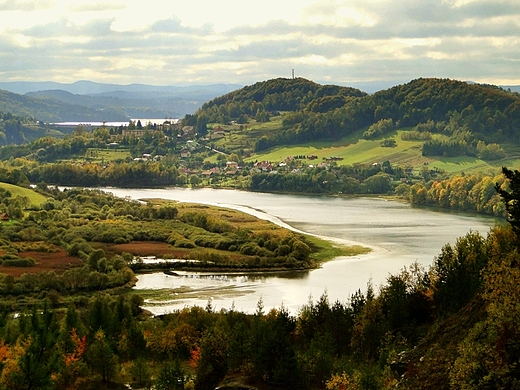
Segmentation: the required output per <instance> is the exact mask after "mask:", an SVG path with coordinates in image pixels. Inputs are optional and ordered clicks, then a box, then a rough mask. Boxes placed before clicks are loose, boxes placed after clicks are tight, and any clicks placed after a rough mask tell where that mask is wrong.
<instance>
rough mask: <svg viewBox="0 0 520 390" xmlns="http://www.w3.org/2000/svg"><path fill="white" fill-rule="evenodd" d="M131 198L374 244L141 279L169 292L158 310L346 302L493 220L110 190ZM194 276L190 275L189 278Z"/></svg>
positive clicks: (358, 204) (264, 197) (257, 197)
mask: <svg viewBox="0 0 520 390" xmlns="http://www.w3.org/2000/svg"><path fill="white" fill-rule="evenodd" d="M107 190H108V191H110V192H113V193H114V194H115V195H117V196H122V197H125V196H129V197H131V198H133V199H142V198H164V199H171V200H178V201H183V202H194V203H204V204H213V205H218V206H221V207H230V208H234V209H237V210H240V211H244V212H247V213H250V214H252V215H254V216H256V217H258V218H262V219H266V220H269V221H272V222H274V223H277V224H280V225H282V226H285V227H289V228H291V229H294V230H297V231H304V232H307V233H310V234H314V235H318V236H323V237H327V238H329V239H331V240H336V241H338V242H342V243H356V244H361V245H364V246H369V247H371V248H372V249H373V251H372V252H371V253H369V254H366V255H361V256H354V257H339V258H337V259H335V260H334V261H330V262H328V263H325V264H323V266H322V267H321V268H319V269H316V270H313V271H310V272H292V273H286V272H282V273H269V274H248V275H244V274H229V273H223V272H218V273H215V272H213V273H210V274H200V273H189V274H186V275H183V276H182V277H174V276H168V275H164V274H163V273H158V274H145V275H140V276H139V281H138V283H137V285H136V288H137V289H166V290H168V289H170V290H172V291H175V292H176V294H177V295H172V296H171V300H169V301H168V303H167V304H166V303H164V302H162V303H161V304H158V303H156V302H155V303H154V302H152V301H149V302H148V309H150V310H151V311H152V312H153V313H156V314H159V313H164V312H168V311H170V310H173V309H178V308H182V307H184V306H186V305H200V306H205V305H206V303H207V300H208V297H212V299H213V300H212V302H213V307H214V308H216V309H219V308H227V309H229V308H230V307H231V305H232V304H234V306H235V308H236V309H237V310H242V311H246V312H254V311H255V309H256V305H257V303H258V301H259V300H260V299H262V300H263V303H264V306H265V308H266V309H267V310H269V309H270V308H272V307H280V306H281V305H284V306H285V307H286V308H288V310H289V311H291V312H294V313H296V312H297V311H298V310H299V309H300V308H301V306H302V305H304V304H306V303H307V302H308V301H309V297H314V299H317V298H319V297H320V296H321V295H322V294H323V293H324V292H327V294H328V296H329V299H330V300H331V301H335V300H339V301H342V302H345V301H347V300H348V299H349V298H350V296H351V295H352V294H353V293H354V292H356V291H357V290H358V289H361V290H365V289H366V285H367V283H368V282H369V281H370V280H371V281H372V283H373V285H374V286H375V288H376V289H377V287H378V286H379V285H381V284H382V283H384V282H385V281H386V279H387V278H388V276H389V275H390V274H396V273H398V272H399V271H400V270H401V269H403V267H406V266H409V265H410V264H412V263H413V262H417V263H419V264H421V265H423V266H424V267H428V266H429V265H430V264H431V263H432V261H433V259H434V257H435V256H436V255H437V254H438V253H439V252H440V250H441V248H442V247H443V246H444V245H445V244H446V243H455V240H456V239H457V238H458V237H461V236H463V235H465V234H466V233H468V232H469V231H470V230H472V231H477V232H481V233H482V234H484V235H485V234H487V232H488V231H489V228H490V227H492V226H493V225H494V224H495V223H496V220H495V219H493V218H487V217H482V216H475V215H467V214H456V213H442V212H437V211H432V210H428V209H424V208H417V207H412V206H410V205H409V204H405V203H399V202H393V201H387V200H384V199H378V198H333V197H315V196H294V195H276V194H262V193H250V192H243V191H233V190H214V189H205V188H204V189H197V190H190V189H184V188H172V189H164V190H157V189H156V190H139V189H130V190H129V189H107ZM188 275H189V276H188Z"/></svg>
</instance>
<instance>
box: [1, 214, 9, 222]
mask: <svg viewBox="0 0 520 390" xmlns="http://www.w3.org/2000/svg"><path fill="white" fill-rule="evenodd" d="M0 219H2V221H9V214H7V213H2V214H1V215H0Z"/></svg>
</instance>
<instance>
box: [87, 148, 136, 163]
mask: <svg viewBox="0 0 520 390" xmlns="http://www.w3.org/2000/svg"><path fill="white" fill-rule="evenodd" d="M129 157H132V155H131V154H130V151H129V150H128V149H109V148H106V149H102V148H89V149H87V151H86V153H85V158H87V159H89V160H90V161H92V162H96V163H106V162H110V161H117V160H125V159H127V158H129Z"/></svg>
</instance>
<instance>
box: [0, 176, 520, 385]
mask: <svg viewBox="0 0 520 390" xmlns="http://www.w3.org/2000/svg"><path fill="white" fill-rule="evenodd" d="M506 175H507V180H508V181H507V184H508V185H506V186H504V187H503V188H504V189H503V190H501V195H502V196H503V198H504V201H505V205H506V208H507V211H508V213H509V220H510V221H511V222H512V223H514V226H515V227H516V226H517V221H518V220H519V216H518V215H517V214H518V212H517V207H515V201H517V200H518V199H519V194H518V183H517V182H518V181H519V177H520V173H518V172H517V171H514V172H513V171H506ZM50 192H52V191H50ZM50 192H49V193H48V195H50ZM61 194H62V195H61V196H58V195H57V194H53V196H49V198H48V200H47V201H46V202H47V203H44V204H43V205H42V210H40V211H34V210H33V211H31V212H29V214H28V215H27V218H26V219H27V221H31V222H33V224H32V227H31V228H32V229H33V230H32V231H31V234H33V235H34V237H37V236H38V235H42V234H45V233H44V232H42V231H38V230H37V229H38V226H39V225H40V224H41V225H42V226H49V228H50V229H47V230H49V231H51V230H52V227H51V226H50V224H52V222H51V220H48V218H45V216H47V217H49V216H50V215H52V221H55V222H57V223H59V224H62V225H63V224H65V223H70V226H69V228H71V229H72V231H74V234H78V232H77V231H75V230H74V229H75V228H76V227H77V226H73V224H72V219H74V218H77V219H78V220H79V221H81V223H82V225H81V226H82V227H83V228H84V229H83V230H85V233H84V234H85V237H81V238H77V239H74V240H68V238H67V237H69V235H72V232H71V231H70V230H68V229H66V230H65V231H62V233H61V237H63V238H58V237H59V235H54V234H49V236H51V237H52V238H53V240H54V244H53V245H55V247H57V246H58V245H57V244H58V243H59V241H58V240H61V242H68V243H69V244H68V246H67V247H68V250H69V251H70V252H72V253H70V255H71V256H74V253H76V255H77V256H78V257H79V259H80V260H81V261H82V262H84V266H83V268H82V267H81V266H78V267H77V268H72V269H79V270H81V269H85V267H87V268H88V270H89V271H90V273H91V274H92V273H95V274H96V275H98V276H96V277H95V278H94V277H93V276H92V275H88V277H87V280H91V279H97V280H100V278H101V279H103V278H104V280H106V281H107V282H110V281H111V280H113V279H112V276H110V275H111V274H112V273H113V272H116V273H117V272H119V271H123V272H126V273H128V275H131V271H130V269H129V268H128V260H129V258H128V256H127V255H126V254H124V253H123V254H121V255H116V256H114V257H113V258H111V259H108V258H109V257H110V256H107V257H102V256H103V255H106V254H107V253H106V252H105V253H103V252H104V251H103V250H102V249H93V248H92V249H90V252H89V253H88V254H87V252H88V251H89V249H88V248H89V247H90V246H91V245H93V244H94V241H95V240H92V241H89V240H88V239H87V236H91V235H92V231H91V227H92V226H98V227H100V226H101V225H100V224H103V223H109V221H110V220H111V219H110V218H109V219H104V217H103V213H108V214H106V216H107V217H108V215H109V214H110V212H112V213H114V218H116V217H115V214H118V212H117V211H116V210H118V209H119V208H125V207H128V208H127V209H126V211H125V214H124V216H125V218H127V219H131V220H132V221H133V222H135V223H136V225H135V226H137V227H136V228H135V229H134V230H136V231H140V233H139V234H141V235H143V234H145V233H144V231H145V229H144V226H145V224H144V222H146V221H148V220H150V221H154V220H159V221H160V222H161V224H168V222H169V221H175V220H177V221H182V220H184V221H186V222H184V223H185V224H186V225H185V226H184V229H185V230H186V231H192V229H195V228H198V229H203V230H204V232H202V231H201V230H198V229H195V230H193V231H196V232H198V234H201V233H202V234H203V236H204V240H209V241H212V240H213V239H215V237H216V236H212V235H209V236H206V235H207V234H208V232H210V231H211V230H219V231H222V232H223V233H221V235H222V236H224V237H225V233H226V232H228V229H229V227H226V225H225V223H223V222H222V221H220V220H218V219H217V216H225V217H226V218H228V220H232V221H233V222H237V223H243V224H245V225H244V226H243V227H242V228H241V229H243V230H246V228H245V226H248V225H249V226H250V227H252V224H254V221H253V219H252V218H251V217H249V216H244V215H242V214H235V213H234V212H231V211H230V210H223V209H220V208H210V207H206V206H197V207H195V208H193V207H192V206H188V205H185V207H184V209H183V208H182V207H181V206H182V205H176V207H175V208H174V207H173V206H172V205H171V204H170V203H168V202H164V201H161V202H157V203H155V204H152V203H148V204H147V205H143V204H139V203H137V202H128V201H125V200H121V199H116V198H114V197H111V196H109V195H106V194H102V193H99V192H97V191H84V190H69V191H64V192H62V193H61ZM51 203H52V204H53V207H51V206H50V204H51ZM100 206H101V207H100ZM64 208H65V209H66V210H64ZM68 209H70V210H68ZM174 210H175V211H174ZM43 211H45V212H46V213H47V215H45V213H43ZM64 211H68V212H69V213H70V218H69V219H68V220H67V219H63V218H60V217H59V215H60V214H61V213H63V212H64ZM139 213H142V214H139ZM153 213H156V214H157V215H156V216H155V217H150V216H151V215H152V214H153ZM206 213H207V214H206ZM72 215H74V217H73V216H72ZM203 215H206V218H204V217H202V216H203ZM129 216H131V218H130V217H129ZM173 216H174V219H170V217H173ZM86 221H90V222H91V223H92V224H94V225H90V224H89V223H88V222H86ZM195 221H198V222H195ZM18 223H19V224H20V225H23V223H22V222H18ZM196 224H198V225H201V226H205V227H206V229H208V228H209V229H210V230H206V229H204V228H202V227H200V226H196ZM122 225H123V226H124V225H125V223H124V222H123V221H122ZM2 226H3V225H2ZM78 226H79V225H78ZM63 227H64V226H63ZM104 227H106V226H104ZM27 228H28V227H26V228H25V229H27ZM5 229H6V227H4V228H3V229H2V232H3V231H4V230H5ZM122 229H123V230H124V228H122ZM265 229H267V231H268V232H269V234H271V235H276V236H278V237H279V238H281V239H282V241H283V240H284V239H285V238H287V237H291V235H292V233H289V232H281V231H280V232H278V233H276V230H274V231H273V229H270V228H269V224H267V223H265V224H264V223H263V222H262V223H261V228H260V229H259V230H258V233H259V232H260V231H263V232H264V233H265V232H266V230H265ZM515 229H516V228H515ZM8 230H9V229H8ZM516 230H517V229H516ZM101 231H103V232H107V231H108V230H100V232H101ZM163 231H164V230H158V231H157V232H156V233H154V234H157V235H162V234H163ZM17 233H18V235H14V232H12V231H11V236H12V244H11V245H12V247H11V248H14V247H15V246H16V247H18V246H23V245H28V244H27V242H23V241H20V238H21V237H22V236H23V234H24V233H23V229H22V230H19V231H17ZM25 233H27V232H25ZM127 234H130V232H127V231H125V232H124V234H118V237H125V235H127ZM259 235H260V236H262V234H261V233H259ZM262 238H263V239H264V246H265V247H267V246H268V245H267V244H266V243H267V237H265V236H262ZM269 239H271V240H272V239H273V236H271V237H270V238H269ZM153 240H157V237H153ZM4 241H7V240H5V239H4ZM193 241H194V240H192V242H193ZM253 241H254V240H253ZM108 242H110V243H111V245H112V244H114V243H112V239H110V240H99V241H97V244H105V243H108ZM258 244H259V242H258V241H256V245H258ZM121 245H125V243H122V244H121ZM284 245H287V246H289V245H288V244H284ZM519 245H520V241H519V238H518V236H517V234H516V233H515V230H514V229H513V228H511V226H497V227H495V228H493V229H491V230H490V232H489V234H488V235H487V237H483V236H481V235H480V234H478V233H473V232H470V233H468V234H467V235H466V236H464V237H461V238H459V239H458V240H457V242H456V243H455V244H454V245H446V246H445V247H443V248H442V250H441V251H440V253H439V255H438V256H437V257H436V258H435V260H434V262H433V265H432V266H431V267H430V268H429V269H424V268H422V267H421V266H419V265H417V264H412V265H410V266H409V267H407V268H406V269H403V270H402V271H401V272H400V273H399V274H397V275H390V276H389V277H388V279H387V281H386V283H384V284H383V285H382V286H372V285H371V284H370V282H369V283H368V284H367V288H366V290H364V291H363V290H359V291H358V292H357V293H355V294H353V295H352V296H351V298H350V300H348V301H347V302H329V300H328V298H327V295H326V294H323V295H322V296H321V297H320V298H319V299H318V300H317V301H314V300H312V299H309V303H308V304H306V305H304V306H302V307H301V309H300V310H299V312H298V313H297V314H295V315H293V314H289V313H288V311H287V310H286V309H285V308H284V307H280V308H278V309H272V310H270V311H269V312H266V311H265V310H264V307H263V304H262V301H261V300H260V301H259V302H258V305H257V309H256V312H255V313H254V314H250V315H248V314H244V313H241V312H238V311H236V310H234V309H233V308H231V309H229V310H226V309H222V310H220V311H216V310H214V309H213V307H212V305H211V300H208V304H207V305H206V307H205V308H200V307H192V308H184V309H182V310H177V311H175V312H173V313H171V314H167V315H163V316H160V317H155V318H152V317H149V316H146V313H143V312H142V310H141V309H140V305H141V304H142V298H141V297H139V296H138V295H136V294H132V293H128V292H127V293H123V291H124V290H111V291H108V290H107V293H97V294H95V293H93V292H90V294H85V293H84V294H81V295H75V294H74V293H73V291H72V290H67V289H64V288H63V287H65V286H69V285H67V284H60V283H64V282H65V280H67V281H68V283H70V282H71V281H73V280H76V283H77V284H76V285H75V291H76V292H79V291H82V289H84V288H85V287H83V286H82V285H81V281H82V280H84V278H83V277H82V276H81V275H76V278H65V279H64V280H63V281H62V282H60V279H59V277H58V275H57V273H56V274H55V276H54V277H53V278H51V277H50V275H52V274H51V273H45V272H41V273H40V274H39V275H38V276H37V277H31V275H30V274H29V273H27V274H25V275H22V276H21V277H19V278H13V277H9V276H3V277H2V282H1V283H0V285H1V286H2V288H8V290H7V291H8V292H9V294H10V295H5V297H6V298H7V299H4V300H2V304H1V305H0V309H1V310H0V313H1V317H0V319H1V321H0V363H1V364H0V388H5V389H26V388H35V389H78V390H79V389H123V388H125V387H124V386H125V385H124V384H131V385H132V387H133V388H150V387H151V386H152V385H153V386H155V388H156V389H208V390H212V389H215V388H216V387H217V386H220V387H224V388H230V389H237V388H246V389H252V390H253V389H330V390H335V389H348V390H353V389H367V390H368V389H395V388H397V389H417V388H422V389H451V388H461V389H466V388H467V389H485V388H490V387H493V388H498V389H514V388H517V387H518V382H517V381H518V379H517V378H518V376H519V372H518V356H519V354H520V349H519V346H518V342H517V340H518V339H520V334H519V332H518V329H520V327H519V326H518V325H519V324H518V319H519V318H520V312H519V307H520V303H519V302H518V294H517V290H518V284H519V283H520V269H519V266H518V264H519V262H518V247H519ZM258 247H260V248H262V247H261V246H260V245H258ZM47 248H49V247H47ZM289 249H290V248H286V250H287V251H288V250H289ZM4 261H5V260H4ZM29 270H30V268H28V269H27V271H28V272H30V271H29ZM67 272H69V271H65V272H64V273H63V274H62V275H63V276H64V275H65V274H66V273H67ZM99 275H106V277H103V276H99ZM70 276H72V274H71V275H70ZM114 277H115V275H114ZM44 281H45V282H46V283H48V284H46V285H43V284H42V285H39V287H38V289H39V291H40V292H39V293H38V294H39V295H38V297H39V298H40V299H42V300H43V302H41V303H40V304H38V303H37V301H35V300H33V301H32V302H31V304H30V305H25V306H24V305H18V306H16V307H17V311H16V313H15V314H13V313H12V309H13V307H14V306H12V305H13V301H12V300H11V301H10V300H9V296H10V297H13V296H17V297H18V302H19V303H20V302H21V300H27V299H29V298H28V297H31V294H27V293H25V294H24V293H22V292H21V291H20V295H16V292H17V289H22V288H28V286H29V285H30V284H31V283H33V284H32V286H33V289H34V288H35V287H36V286H37V285H38V283H43V282H44ZM9 284H10V285H9ZM60 286H62V288H60ZM96 287H99V286H96ZM107 287H108V285H107ZM3 291H4V293H5V292H7V291H6V290H3ZM34 292H36V290H34ZM34 292H33V293H34ZM108 292H110V294H108ZM75 296H76V298H74V297H75ZM11 299H12V298H11Z"/></svg>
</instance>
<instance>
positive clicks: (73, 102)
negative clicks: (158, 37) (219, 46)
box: [0, 81, 241, 122]
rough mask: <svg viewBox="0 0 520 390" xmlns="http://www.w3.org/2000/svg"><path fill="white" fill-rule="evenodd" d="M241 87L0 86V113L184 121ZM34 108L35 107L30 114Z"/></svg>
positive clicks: (67, 118)
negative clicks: (206, 103) (183, 119)
mask: <svg viewBox="0 0 520 390" xmlns="http://www.w3.org/2000/svg"><path fill="white" fill-rule="evenodd" d="M239 88H241V86H240V85H236V84H212V85H193V86H153V85H144V84H130V85H118V84H102V83H95V82H92V81H78V82H75V83H72V84H62V83H55V82H50V81H48V82H27V81H16V82H0V89H2V90H4V93H2V94H1V96H0V110H1V111H7V112H12V113H15V114H19V115H33V116H37V119H39V120H42V121H45V122H56V121H84V120H85V121H86V120H97V121H120V120H126V119H130V118H182V117H184V116H185V115H186V114H192V113H194V112H195V111H196V110H197V109H198V108H199V107H200V106H202V104H203V103H205V102H207V101H208V100H211V99H213V98H215V97H217V96H221V95H224V94H226V93H228V92H231V91H234V90H236V89H239ZM7 91H9V92H11V93H12V94H9V93H8V92H7ZM14 94H18V95H22V96H23V98H22V97H15V96H14ZM33 99H35V100H33ZM13 100H14V101H16V104H15V105H13V104H12V101H13ZM22 102H23V103H22ZM63 104H65V106H66V107H67V108H65V109H60V110H58V111H59V112H57V111H56V107H57V106H62V105H63ZM26 106H28V107H26ZM34 107H38V109H37V110H34V109H33V108H34Z"/></svg>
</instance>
